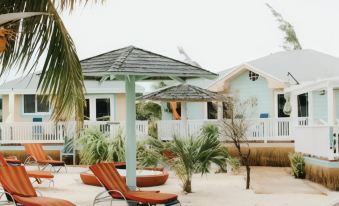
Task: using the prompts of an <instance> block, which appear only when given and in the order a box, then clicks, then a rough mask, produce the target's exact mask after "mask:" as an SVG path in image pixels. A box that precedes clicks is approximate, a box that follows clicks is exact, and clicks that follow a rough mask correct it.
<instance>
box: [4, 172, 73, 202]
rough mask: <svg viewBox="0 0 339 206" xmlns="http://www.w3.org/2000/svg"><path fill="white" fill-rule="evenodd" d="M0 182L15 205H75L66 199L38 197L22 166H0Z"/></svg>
mask: <svg viewBox="0 0 339 206" xmlns="http://www.w3.org/2000/svg"><path fill="white" fill-rule="evenodd" d="M0 182H1V184H2V186H3V188H4V190H5V193H6V194H7V195H8V196H10V198H11V199H12V200H13V201H14V203H15V205H25V206H75V205H74V204H73V203H71V202H69V201H67V200H62V199H56V198H49V197H40V196H39V197H38V195H37V193H36V191H35V190H34V188H33V186H32V183H31V182H30V181H29V178H28V176H27V172H26V170H25V167H23V166H15V167H0Z"/></svg>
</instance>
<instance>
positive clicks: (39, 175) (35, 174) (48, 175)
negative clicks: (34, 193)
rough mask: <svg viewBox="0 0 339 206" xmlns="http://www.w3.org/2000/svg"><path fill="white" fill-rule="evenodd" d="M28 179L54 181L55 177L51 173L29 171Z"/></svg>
mask: <svg viewBox="0 0 339 206" xmlns="http://www.w3.org/2000/svg"><path fill="white" fill-rule="evenodd" d="M27 175H28V177H31V178H45V179H53V178H54V175H53V174H52V173H50V172H45V171H27Z"/></svg>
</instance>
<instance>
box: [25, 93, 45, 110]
mask: <svg viewBox="0 0 339 206" xmlns="http://www.w3.org/2000/svg"><path fill="white" fill-rule="evenodd" d="M48 112H49V102H48V100H46V99H44V98H43V96H42V95H34V94H28V95H24V113H25V114H34V113H48Z"/></svg>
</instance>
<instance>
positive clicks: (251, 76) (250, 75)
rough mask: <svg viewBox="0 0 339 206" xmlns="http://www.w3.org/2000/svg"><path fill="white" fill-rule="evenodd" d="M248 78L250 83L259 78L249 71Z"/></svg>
mask: <svg viewBox="0 0 339 206" xmlns="http://www.w3.org/2000/svg"><path fill="white" fill-rule="evenodd" d="M248 77H249V79H250V80H252V81H256V80H257V79H258V78H259V74H257V73H254V72H252V71H249V73H248Z"/></svg>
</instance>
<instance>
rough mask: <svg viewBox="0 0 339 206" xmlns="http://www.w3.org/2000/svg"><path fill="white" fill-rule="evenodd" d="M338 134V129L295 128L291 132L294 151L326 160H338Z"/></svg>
mask: <svg viewBox="0 0 339 206" xmlns="http://www.w3.org/2000/svg"><path fill="white" fill-rule="evenodd" d="M338 134H339V128H338V127H329V126H320V125H318V126H297V127H295V128H294V130H293V136H294V137H295V140H294V145H295V151H296V152H301V153H303V154H306V155H310V156H314V157H318V158H323V159H328V160H335V159H338V158H339V152H338V149H339V147H338V140H339V138H338Z"/></svg>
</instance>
